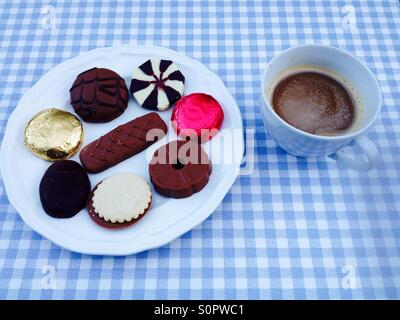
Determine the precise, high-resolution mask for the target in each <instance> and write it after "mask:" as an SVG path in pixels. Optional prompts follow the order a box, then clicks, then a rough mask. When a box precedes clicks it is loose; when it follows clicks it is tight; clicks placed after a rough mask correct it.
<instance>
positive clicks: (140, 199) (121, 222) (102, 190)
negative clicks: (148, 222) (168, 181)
mask: <svg viewBox="0 0 400 320" xmlns="http://www.w3.org/2000/svg"><path fill="white" fill-rule="evenodd" d="M151 199H152V196H151V190H150V186H149V184H148V183H147V182H146V180H144V179H143V178H142V177H140V176H138V175H136V174H133V173H119V174H117V175H114V176H112V177H109V178H106V179H104V180H103V181H101V182H100V183H99V184H97V185H96V187H94V189H93V191H92V192H91V194H90V196H89V200H88V203H87V209H88V212H89V216H90V217H91V218H92V220H93V221H94V222H96V223H97V224H98V225H100V226H101V227H104V228H109V229H119V228H124V227H128V226H130V225H132V224H134V223H136V222H138V221H139V220H140V219H141V218H142V217H143V216H144V214H145V213H146V212H147V210H148V209H149V207H150V204H151Z"/></svg>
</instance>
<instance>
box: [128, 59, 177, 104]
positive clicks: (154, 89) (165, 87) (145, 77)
mask: <svg viewBox="0 0 400 320" xmlns="http://www.w3.org/2000/svg"><path fill="white" fill-rule="evenodd" d="M184 86H185V77H184V76H183V74H182V73H181V72H180V71H179V69H178V67H177V66H176V65H175V63H173V62H172V61H170V60H161V59H149V60H147V61H146V62H145V63H143V64H142V65H140V66H139V67H138V68H137V69H136V70H135V71H134V72H133V75H132V81H131V87H130V91H131V93H132V95H133V97H134V98H135V100H136V102H137V103H138V104H139V105H141V106H142V107H143V108H146V109H152V110H160V111H161V110H166V109H167V108H168V107H169V106H171V105H172V104H174V103H175V102H176V101H178V100H179V99H180V98H181V96H182V94H183V89H184Z"/></svg>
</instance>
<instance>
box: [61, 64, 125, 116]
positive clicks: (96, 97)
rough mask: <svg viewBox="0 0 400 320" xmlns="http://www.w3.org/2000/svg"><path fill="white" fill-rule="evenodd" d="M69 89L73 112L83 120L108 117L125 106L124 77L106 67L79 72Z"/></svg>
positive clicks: (120, 111) (117, 112) (116, 114)
mask: <svg viewBox="0 0 400 320" xmlns="http://www.w3.org/2000/svg"><path fill="white" fill-rule="evenodd" d="M69 91H70V94H71V104H72V106H73V108H74V110H75V112H76V113H77V114H78V115H79V116H80V117H81V118H82V119H83V120H84V121H86V122H95V123H99V122H108V121H111V120H113V119H115V118H117V117H119V116H120V115H121V114H122V113H123V112H124V111H125V109H126V107H127V106H128V99H129V97H128V88H127V87H126V84H125V81H124V79H122V78H121V77H120V76H119V75H118V74H117V73H116V72H114V71H112V70H110V69H106V68H93V69H89V70H86V71H84V72H82V73H80V74H79V75H78V76H77V77H76V79H75V81H74V83H73V85H72V87H71V89H70V90H69Z"/></svg>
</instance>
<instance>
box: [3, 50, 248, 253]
mask: <svg viewBox="0 0 400 320" xmlns="http://www.w3.org/2000/svg"><path fill="white" fill-rule="evenodd" d="M156 56H158V57H162V58H167V59H170V60H173V61H174V62H175V63H176V64H177V65H178V67H179V68H180V70H181V71H182V73H183V74H184V75H185V77H186V83H185V93H184V94H189V93H192V92H204V93H208V94H211V95H212V96H214V97H215V98H216V99H217V100H218V101H219V102H220V104H221V105H222V107H223V109H224V113H225V119H224V122H223V126H222V129H226V128H232V129H237V130H240V132H241V134H240V135H239V137H240V138H238V137H237V136H238V135H236V139H235V142H234V143H232V144H231V145H230V146H229V148H232V149H233V152H232V155H233V161H232V163H230V164H225V165H213V172H212V174H211V177H210V181H209V183H208V184H207V186H206V187H205V188H204V189H203V190H202V191H200V192H198V193H196V194H194V195H193V196H191V197H189V198H185V199H179V200H176V199H170V198H165V197H163V196H161V195H159V194H157V193H156V191H154V189H153V190H152V191H153V202H152V206H151V209H150V210H149V211H148V212H147V213H146V216H145V217H143V219H142V220H141V221H140V222H139V223H137V224H135V225H133V226H131V227H129V228H127V229H124V230H117V231H116V230H107V229H104V228H101V227H99V226H97V225H96V224H95V223H94V222H93V221H92V220H91V219H90V218H89V216H88V214H87V211H86V209H84V210H82V211H81V212H79V213H78V214H77V215H76V216H75V217H73V218H71V219H54V218H51V217H49V216H48V215H47V214H45V212H44V211H43V209H42V206H41V203H40V199H39V191H38V188H39V182H40V179H41V178H42V176H43V173H44V172H45V170H46V169H47V168H48V167H49V165H50V164H51V163H50V162H47V161H44V160H41V159H39V158H37V157H36V156H34V155H33V154H32V153H31V152H29V150H27V148H26V147H25V146H24V130H25V126H26V124H27V122H28V121H29V119H31V118H32V116H34V115H35V114H36V113H38V112H39V111H41V110H43V109H47V108H49V107H57V108H60V109H64V110H67V111H69V112H71V113H73V109H72V107H71V105H70V97H69V88H70V87H71V85H72V83H73V81H74V79H75V77H76V76H77V75H78V74H79V73H80V72H82V71H84V70H87V69H89V68H92V67H106V68H110V69H112V70H115V71H116V72H118V73H119V74H120V75H121V76H122V77H123V78H124V79H125V81H126V83H127V86H128V87H129V85H130V80H131V79H130V76H131V74H132V72H133V70H134V69H135V68H136V67H138V66H139V65H140V64H141V63H143V62H144V61H146V60H147V59H149V58H152V57H156ZM148 112H149V111H146V110H144V109H142V108H140V107H139V106H138V105H137V104H136V103H135V102H134V100H133V98H132V97H131V98H130V100H129V106H128V108H127V109H126V111H125V112H124V113H123V114H122V115H121V116H120V117H118V118H117V119H115V120H113V121H111V122H109V123H105V124H88V123H85V122H83V125H84V132H85V138H84V143H83V145H87V144H88V143H89V142H91V141H93V140H95V139H97V138H98V137H99V136H100V135H103V134H105V133H106V132H108V131H109V130H111V129H113V128H115V127H116V126H117V125H120V124H122V123H125V122H127V121H129V120H132V119H134V118H136V117H137V116H140V115H143V114H145V113H148ZM159 115H160V116H161V117H162V118H163V119H164V121H165V122H166V123H167V124H168V131H169V132H168V135H167V136H166V137H165V138H164V139H163V140H161V141H159V142H157V143H156V144H154V145H153V146H151V147H150V148H148V149H147V150H146V151H144V152H142V153H140V154H138V155H135V156H133V157H132V158H130V159H128V160H126V161H124V162H122V163H120V164H118V165H116V166H114V167H113V168H110V169H108V170H106V171H104V172H102V173H98V174H90V175H89V177H90V180H91V184H92V187H93V186H95V185H96V184H97V183H98V182H99V181H101V180H102V179H104V178H106V177H109V176H112V175H114V174H115V173H118V172H134V173H136V174H139V175H141V176H143V177H144V178H145V179H146V180H147V181H150V180H149V174H148V161H149V160H150V159H151V155H152V154H153V152H154V150H155V149H156V148H158V147H160V146H161V145H163V144H165V143H167V142H168V141H169V140H173V139H176V133H175V131H174V129H173V128H172V126H171V123H170V117H171V109H169V110H168V111H164V112H159ZM219 139H221V133H219V134H218V135H217V136H215V137H214V138H213V139H212V140H211V141H210V142H207V143H205V144H203V146H204V148H205V150H206V152H207V150H210V145H212V144H213V143H217V142H218V140H219ZM243 148H244V143H243V129H242V118H241V114H240V110H239V107H238V106H237V104H236V102H235V100H234V99H233V97H232V96H231V94H230V93H229V92H228V90H227V89H226V87H225V86H224V84H223V83H222V81H221V80H220V79H219V78H218V77H217V76H216V75H215V74H213V73H212V72H211V71H209V70H208V69H207V68H206V67H205V66H203V65H202V64H201V63H199V62H197V61H195V60H193V59H190V58H188V57H186V56H183V55H180V54H178V53H176V52H174V51H172V50H169V49H165V48H160V47H148V46H118V47H111V48H99V49H95V50H92V51H89V52H87V53H85V54H82V55H80V56H78V57H76V58H73V59H70V60H68V61H65V62H63V63H61V64H60V65H58V66H56V67H54V68H53V69H52V70H50V71H49V72H48V73H46V74H45V75H44V76H43V77H42V78H41V79H40V80H39V81H38V82H37V83H36V84H35V85H34V86H33V87H32V88H31V89H30V90H28V91H27V92H26V94H25V95H24V96H23V97H22V99H21V100H20V101H19V103H18V106H17V107H16V109H15V110H14V112H13V113H12V115H11V116H10V118H9V120H8V124H7V128H6V132H5V135H4V139H3V143H2V148H1V154H0V169H1V172H2V176H3V180H4V185H5V187H6V190H7V194H8V198H9V200H10V202H11V204H12V205H13V206H14V207H15V208H16V210H17V211H18V212H19V214H20V216H21V217H22V219H23V220H24V221H25V222H26V223H27V224H28V225H29V226H30V227H31V228H32V229H34V230H35V231H37V232H38V233H40V234H41V235H43V236H44V237H46V238H48V239H50V240H51V241H53V242H54V243H56V244H58V245H59V246H61V247H64V248H67V249H69V250H71V251H76V252H80V253H88V254H103V255H127V254H133V253H136V252H140V251H143V250H147V249H150V248H155V247H159V246H162V245H164V244H167V243H168V242H170V241H172V240H173V239H175V238H177V237H179V236H180V235H182V234H183V233H185V232H187V231H189V230H190V229H192V228H194V227H195V226H196V225H198V224H200V223H201V222H202V221H204V220H205V219H206V218H207V217H208V216H209V215H210V214H211V213H212V212H213V211H214V210H215V209H216V208H217V206H218V205H219V204H220V203H221V201H222V200H223V198H224V196H225V195H226V193H227V192H228V191H229V189H230V187H231V186H232V184H233V182H234V181H235V179H236V177H237V174H238V172H239V167H240V161H241V159H242V156H243ZM212 150H213V152H212V154H209V156H210V158H211V161H212V162H213V159H214V158H215V157H220V156H221V155H220V154H218V152H214V149H212ZM71 159H73V160H75V161H78V162H79V157H78V155H75V156H74V157H72V158H71ZM216 159H218V158H216Z"/></svg>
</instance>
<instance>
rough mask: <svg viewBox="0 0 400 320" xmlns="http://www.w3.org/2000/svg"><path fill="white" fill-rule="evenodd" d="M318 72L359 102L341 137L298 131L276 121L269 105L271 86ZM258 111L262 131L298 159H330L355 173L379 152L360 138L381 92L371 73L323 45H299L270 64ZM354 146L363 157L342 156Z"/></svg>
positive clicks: (346, 55)
mask: <svg viewBox="0 0 400 320" xmlns="http://www.w3.org/2000/svg"><path fill="white" fill-rule="evenodd" d="M299 68H300V69H307V68H311V69H314V68H316V69H321V70H327V72H329V73H330V74H335V75H336V76H337V77H338V78H341V79H343V81H344V82H346V83H347V84H348V86H349V87H351V89H352V91H353V92H354V93H355V94H357V95H358V96H357V99H359V101H360V104H359V105H360V106H361V110H359V114H358V116H359V119H358V120H357V123H356V124H355V125H354V128H352V129H349V130H348V131H346V132H345V133H343V134H340V135H332V136H322V135H315V134H310V133H307V132H304V131H301V130H299V129H297V128H295V127H293V126H292V125H290V124H288V123H287V122H286V121H285V120H283V119H282V118H280V117H279V116H278V114H277V113H276V112H275V110H274V108H273V107H272V104H271V91H272V90H271V86H272V85H273V83H276V79H279V78H281V77H282V74H284V73H287V72H288V71H290V70H293V69H299ZM261 101H262V103H261V111H262V115H263V120H264V124H265V127H266V128H267V130H268V132H269V134H270V135H271V136H272V137H273V139H274V140H275V141H276V143H277V144H278V145H279V146H280V147H282V148H283V149H284V150H286V151H287V152H288V153H290V154H293V155H295V156H299V157H321V156H330V157H331V158H332V159H335V160H337V161H340V162H342V163H344V164H345V165H347V167H349V168H351V169H354V170H357V171H368V170H370V169H372V168H373V167H374V166H375V165H376V163H377V160H378V155H379V151H378V149H377V148H376V146H375V145H374V144H373V143H372V142H371V141H370V140H369V139H368V138H366V137H365V136H363V134H364V133H365V131H367V130H368V129H369V128H370V127H371V125H372V124H373V123H374V121H375V119H376V118H377V116H378V114H379V111H380V110H381V105H382V96H381V90H380V88H379V84H378V81H377V80H376V78H375V77H374V75H373V74H372V72H371V71H370V70H369V69H368V68H367V67H366V66H365V65H364V64H363V63H362V62H361V61H360V60H358V59H357V58H356V57H354V56H353V55H351V54H349V53H347V52H345V51H343V50H340V49H337V48H333V47H329V46H324V45H301V46H297V47H293V48H290V49H287V50H286V51H284V52H282V53H281V54H279V55H278V56H276V57H275V58H273V59H272V60H271V62H270V63H269V64H268V66H267V67H266V68H265V70H264V73H263V77H262V81H261ZM352 142H354V144H358V145H359V146H360V147H361V149H362V150H363V152H364V153H365V155H366V159H365V160H364V159H363V157H357V158H353V157H350V156H349V155H346V154H345V153H344V152H343V150H342V149H343V148H344V147H346V146H348V145H349V144H350V143H352Z"/></svg>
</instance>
